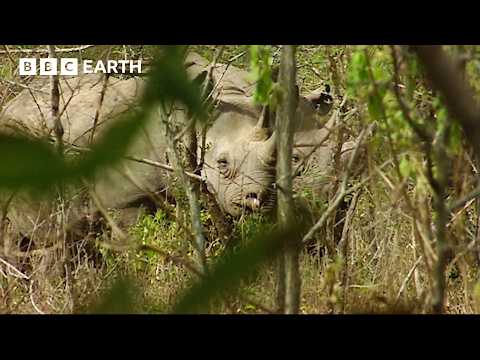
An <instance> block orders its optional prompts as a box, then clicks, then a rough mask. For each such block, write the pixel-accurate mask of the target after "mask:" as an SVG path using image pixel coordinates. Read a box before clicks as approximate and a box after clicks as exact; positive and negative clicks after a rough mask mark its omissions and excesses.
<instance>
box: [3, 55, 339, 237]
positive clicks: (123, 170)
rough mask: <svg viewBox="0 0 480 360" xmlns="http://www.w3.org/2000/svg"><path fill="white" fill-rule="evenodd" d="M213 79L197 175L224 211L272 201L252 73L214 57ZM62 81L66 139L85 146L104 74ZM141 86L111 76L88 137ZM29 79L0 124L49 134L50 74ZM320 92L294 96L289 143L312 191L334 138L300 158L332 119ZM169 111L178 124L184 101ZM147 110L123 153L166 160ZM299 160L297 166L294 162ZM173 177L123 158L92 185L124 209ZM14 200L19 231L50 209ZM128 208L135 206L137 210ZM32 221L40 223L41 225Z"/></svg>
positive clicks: (197, 60) (199, 67)
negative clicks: (213, 103)
mask: <svg viewBox="0 0 480 360" xmlns="http://www.w3.org/2000/svg"><path fill="white" fill-rule="evenodd" d="M185 66H186V68H187V72H188V73H189V75H190V77H191V78H192V79H193V78H195V77H197V76H198V75H200V74H202V73H204V72H205V71H208V70H209V66H210V64H209V63H208V61H207V60H205V59H203V58H202V57H200V56H199V55H197V54H195V53H191V54H189V56H188V57H187V58H186V61H185ZM212 80H213V83H214V84H215V90H214V96H213V98H215V99H217V101H218V107H217V109H216V111H217V112H216V117H215V120H214V122H213V124H212V125H211V126H210V127H209V129H208V131H207V135H206V143H207V147H206V149H207V150H206V153H205V163H204V164H203V170H202V177H203V178H204V180H205V182H206V184H207V188H208V190H209V191H210V192H212V193H213V194H214V195H215V197H216V199H217V201H218V204H219V205H220V207H221V209H223V211H224V212H225V213H228V214H230V215H232V216H234V217H236V216H239V215H241V214H242V213H243V212H245V211H251V210H254V211H256V210H262V209H263V210H269V209H271V208H272V207H273V206H274V203H275V189H274V186H273V184H274V182H275V139H274V137H275V135H272V133H273V134H274V129H273V128H272V125H271V124H266V123H265V121H264V118H263V117H262V108H261V107H260V106H257V105H255V104H254V102H253V96H252V95H253V91H254V86H255V84H254V83H253V82H252V81H251V80H250V79H249V76H248V73H247V72H246V71H244V70H241V69H238V68H236V67H234V66H227V65H223V64H218V65H216V67H215V68H214V69H213V72H212ZM60 86H61V94H62V96H61V102H60V109H63V107H64V106H65V104H66V103H68V106H67V107H66V110H65V111H64V113H63V114H62V117H61V119H62V123H63V126H64V128H65V134H64V141H65V142H68V143H70V144H73V145H77V146H80V147H87V146H89V144H90V140H91V139H90V138H91V133H92V125H93V122H94V119H95V115H96V112H97V109H98V108H99V99H100V94H101V93H102V88H103V79H102V77H101V76H100V75H95V74H88V75H82V76H78V77H62V78H61V80H60ZM143 86H144V80H143V79H142V78H130V79H128V80H120V79H115V78H110V79H109V82H108V87H107V89H106V92H105V94H104V99H103V103H102V106H101V108H100V109H101V111H100V113H99V116H98V125H97V128H96V130H95V133H94V136H93V141H95V140H96V139H98V138H99V137H101V136H102V135H103V134H104V132H105V129H107V128H108V125H109V124H110V123H111V122H112V121H114V119H115V116H116V115H119V114H120V113H122V112H124V111H126V110H128V109H129V108H130V107H131V106H135V103H136V101H137V100H138V99H139V97H140V96H141V94H142V89H143ZM31 87H32V88H34V89H35V90H34V91H33V92H34V95H35V100H34V99H33V97H32V94H31V93H30V91H28V90H23V91H22V92H21V93H20V94H19V95H18V96H17V97H15V98H14V99H13V100H12V101H10V102H9V103H8V104H7V105H6V106H5V107H4V110H3V112H2V114H1V117H0V127H1V128H2V129H3V131H17V130H18V129H20V130H21V131H24V132H27V133H29V134H33V135H35V136H38V137H48V136H49V132H51V131H50V129H52V127H53V125H52V124H50V123H48V121H49V115H48V114H49V107H50V97H49V91H50V90H49V89H50V87H49V83H48V79H45V78H43V79H39V80H37V81H34V82H32V84H31ZM321 98H322V95H321V94H319V93H317V94H311V95H309V96H306V97H303V96H300V97H299V101H298V104H299V105H298V110H297V119H296V133H295V144H297V145H301V146H298V147H294V159H292V161H293V165H294V168H295V169H296V171H297V172H298V173H299V174H300V176H297V177H296V178H295V180H294V186H295V187H296V188H299V187H300V188H301V187H302V186H303V185H302V184H309V186H311V187H312V189H315V191H322V189H323V188H324V186H325V182H326V181H325V177H328V176H329V173H331V171H332V165H331V163H332V159H333V143H332V142H331V141H327V142H325V144H323V145H322V146H320V147H319V148H318V149H316V151H315V152H314V154H313V155H312V156H311V157H310V158H309V160H307V161H305V162H303V159H304V157H305V156H306V155H307V154H309V152H310V150H311V149H312V145H315V144H317V143H319V142H321V141H322V139H324V138H325V137H326V136H328V134H329V126H331V124H327V125H326V126H324V125H322V121H321V120H322V116H324V115H325V111H323V110H322V111H320V112H319V111H318V109H319V107H320V108H321V107H322V106H323V107H324V105H325V104H324V103H319V99H320V100H321ZM319 105H320V106H319ZM39 109H40V110H39ZM263 114H265V112H263ZM174 115H175V119H174V121H175V122H176V123H177V124H180V125H181V124H184V123H185V122H186V121H187V119H186V116H185V112H184V111H182V110H181V109H179V110H178V111H177V112H176V113H175V114H174ZM151 116H152V117H153V118H152V119H151V120H150V121H149V122H148V123H147V124H146V126H145V128H144V129H142V132H141V134H140V136H138V137H137V138H136V140H135V141H134V143H133V144H132V146H131V147H130V148H129V150H128V154H129V155H131V156H133V157H136V158H143V159H149V160H152V161H156V162H159V163H163V164H165V163H168V149H167V146H166V144H167V142H166V140H165V137H164V135H165V132H164V130H163V128H162V126H161V125H160V120H159V118H158V117H159V115H158V112H153V113H152V115H151ZM12 129H15V130H12ZM305 145H310V146H306V147H305ZM199 152H200V150H199ZM299 164H301V166H297V165H299ZM300 168H301V169H300ZM311 169H315V171H314V172H313V173H314V175H313V176H311V175H304V176H302V174H308V173H309V171H307V170H311ZM310 174H312V171H310ZM309 176H310V177H309ZM172 178H173V176H172V174H171V173H169V172H166V171H165V170H163V169H160V168H158V167H154V166H151V165H148V164H144V163H139V162H135V161H130V160H125V161H122V162H121V163H120V164H119V165H116V166H114V167H113V168H108V169H105V170H104V171H102V172H101V173H99V174H98V176H97V180H96V181H95V191H96V194H97V195H98V197H99V199H100V201H101V203H102V204H103V206H104V207H105V208H113V209H125V210H126V211H127V212H128V209H134V210H135V209H136V208H137V207H138V206H139V205H141V204H142V203H144V200H145V199H150V198H151V197H152V195H155V194H157V195H158V194H161V193H165V192H168V191H170V190H169V186H170V185H171V182H172ZM327 182H328V181H327ZM15 204H16V206H14V207H12V211H13V214H12V213H11V214H10V218H11V220H12V221H13V223H14V226H15V227H16V228H17V229H19V230H20V231H22V232H23V233H29V232H30V231H31V228H32V224H33V223H35V222H36V221H37V220H38V218H41V217H42V216H40V215H39V213H41V212H43V214H44V215H46V214H51V210H52V209H50V208H48V207H47V206H45V205H44V204H39V205H38V207H34V208H33V209H34V213H33V214H32V205H31V203H28V205H27V203H22V201H17V202H16V203H15ZM22 205H23V207H22ZM132 213H133V214H135V211H133V212H132ZM81 216H82V212H81V211H77V212H76V213H74V214H73V213H72V217H73V218H78V217H81ZM132 219H133V218H132ZM131 221H133V220H131ZM131 221H127V223H128V222H131ZM37 222H38V221H37ZM44 223H48V222H44ZM36 229H37V230H38V226H37V227H36Z"/></svg>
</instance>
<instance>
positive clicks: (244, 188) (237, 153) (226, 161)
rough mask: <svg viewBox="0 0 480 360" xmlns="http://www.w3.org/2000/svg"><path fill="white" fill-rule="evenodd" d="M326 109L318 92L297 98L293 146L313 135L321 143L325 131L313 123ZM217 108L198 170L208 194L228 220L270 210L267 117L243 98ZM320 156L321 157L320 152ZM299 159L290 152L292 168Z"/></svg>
mask: <svg viewBox="0 0 480 360" xmlns="http://www.w3.org/2000/svg"><path fill="white" fill-rule="evenodd" d="M330 108H331V97H330V96H329V95H327V94H325V93H324V92H321V93H320V92H318V91H316V92H314V93H312V94H311V95H310V96H307V97H299V101H298V108H297V112H296V119H295V122H296V135H295V142H296V143H302V142H304V140H305V138H308V139H309V140H313V139H312V138H315V137H320V139H319V140H321V137H322V136H325V134H326V133H328V132H326V130H325V129H324V128H322V126H321V125H320V122H319V121H318V120H320V119H319V117H321V116H323V115H326V114H327V113H328V112H329V110H330ZM217 110H218V114H219V116H218V118H217V119H216V120H215V122H214V124H213V126H212V127H211V128H210V129H209V131H208V133H207V151H206V153H205V162H204V166H203V176H204V178H205V180H206V183H207V187H208V190H209V191H210V192H212V193H213V194H214V195H215V196H216V198H217V201H218V203H219V205H220V207H221V208H222V209H223V210H224V212H226V213H228V214H230V215H232V216H234V217H238V216H240V215H241V214H243V213H245V212H256V211H264V212H266V211H269V210H271V209H272V208H273V206H274V205H275V200H276V196H275V194H276V191H275V187H274V183H275V162H276V154H275V152H276V132H275V130H274V126H272V122H273V121H271V119H270V117H272V118H273V116H271V115H270V116H269V111H268V110H266V109H265V108H263V109H262V108H260V107H258V106H256V105H254V103H253V100H252V98H251V97H248V96H244V95H236V96H233V97H230V98H228V99H227V98H223V99H222V101H221V102H220V104H219V107H218V109H217ZM317 135H318V136H317ZM317 152H318V151H317ZM320 152H321V153H322V154H323V155H325V151H324V150H323V149H322V150H320ZM300 155H302V156H304V157H305V155H306V153H304V152H302V150H295V151H294V156H293V158H292V166H293V168H294V169H296V165H297V164H298V162H299V157H300ZM323 155H322V157H323V158H326V157H325V156H323ZM327 157H328V156H327Z"/></svg>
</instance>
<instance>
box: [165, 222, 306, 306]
mask: <svg viewBox="0 0 480 360" xmlns="http://www.w3.org/2000/svg"><path fill="white" fill-rule="evenodd" d="M301 230H302V229H301V228H300V227H299V226H293V225H292V226H290V227H289V228H288V229H287V230H285V231H278V230H277V231H273V232H272V231H271V230H270V231H262V232H261V233H260V234H259V235H257V236H255V237H254V238H253V239H252V240H251V241H250V242H249V243H248V244H247V245H246V246H244V247H241V248H240V249H239V250H238V251H230V252H227V254H226V255H224V256H223V257H222V258H221V259H220V260H219V261H218V262H217V263H216V264H215V265H214V266H213V269H211V271H210V272H209V273H208V274H207V275H206V276H204V277H203V278H202V279H201V281H198V282H195V283H193V284H192V285H191V286H190V287H189V289H188V290H187V291H186V292H185V293H184V294H183V295H182V296H181V297H180V299H179V300H178V302H177V304H176V306H175V308H174V313H178V314H185V313H196V312H206V311H207V309H208V305H209V304H210V302H211V301H212V300H214V299H218V298H219V297H220V296H224V295H227V294H231V293H235V292H236V291H238V289H239V286H240V282H241V280H243V279H248V278H249V277H251V276H252V275H254V274H255V272H256V271H257V269H258V267H259V266H260V265H261V264H264V263H265V262H267V261H268V260H271V259H273V258H275V257H276V256H277V255H278V254H279V253H280V251H281V249H282V246H281V244H282V243H283V242H284V241H286V239H295V238H297V239H298V237H299V234H300V233H301Z"/></svg>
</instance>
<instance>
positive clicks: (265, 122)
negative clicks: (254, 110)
mask: <svg viewBox="0 0 480 360" xmlns="http://www.w3.org/2000/svg"><path fill="white" fill-rule="evenodd" d="M269 114H270V109H269V107H268V106H264V107H263V109H262V113H261V114H260V117H259V118H258V122H257V125H256V128H257V129H268V128H269Z"/></svg>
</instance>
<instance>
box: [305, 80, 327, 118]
mask: <svg viewBox="0 0 480 360" xmlns="http://www.w3.org/2000/svg"><path fill="white" fill-rule="evenodd" d="M306 99H307V100H308V101H310V102H311V103H312V105H313V106H314V107H315V109H316V110H317V111H318V113H319V114H320V115H326V114H328V113H329V112H330V110H331V109H332V106H333V97H332V96H331V95H330V86H329V85H326V86H325V89H324V90H321V89H317V90H314V91H313V92H311V93H310V94H309V95H307V96H306Z"/></svg>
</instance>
